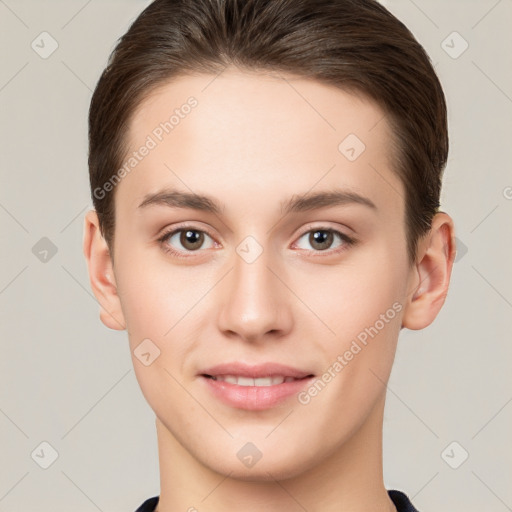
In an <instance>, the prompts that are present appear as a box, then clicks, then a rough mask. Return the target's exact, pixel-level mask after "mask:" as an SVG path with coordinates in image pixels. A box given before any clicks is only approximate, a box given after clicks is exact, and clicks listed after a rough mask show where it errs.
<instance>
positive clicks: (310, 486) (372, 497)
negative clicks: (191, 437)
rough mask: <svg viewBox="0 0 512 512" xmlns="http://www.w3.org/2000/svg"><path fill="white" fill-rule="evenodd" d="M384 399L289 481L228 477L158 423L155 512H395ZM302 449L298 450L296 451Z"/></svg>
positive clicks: (270, 478)
mask: <svg viewBox="0 0 512 512" xmlns="http://www.w3.org/2000/svg"><path fill="white" fill-rule="evenodd" d="M384 401H385V395H383V396H382V398H381V399H380V400H379V401H378V402H377V403H376V406H375V407H374V409H373V410H372V412H371V413H370V414H369V416H368V418H367V419H366V420H365V422H364V423H363V424H362V425H361V426H360V428H359V429H358V430H357V431H356V432H355V433H354V434H353V435H352V436H351V437H350V439H348V440H347V441H346V442H345V443H343V445H342V446H339V447H338V448H337V449H336V450H335V451H333V452H332V453H331V454H328V455H327V456H325V457H324V458H322V459H319V461H318V463H317V464H316V465H313V466H312V467H311V469H308V470H307V471H305V472H303V473H300V474H299V475H298V476H294V477H292V478H285V479H278V478H273V477H271V476H270V475H269V477H268V479H267V480H265V481H261V480H260V481H248V480H240V479H234V478H230V477H229V474H228V475H223V474H220V473H218V472H215V471H213V470H212V469H210V468H209V467H207V466H205V465H203V464H202V463H201V462H200V461H198V460H197V459H196V458H194V457H193V456H192V455H191V454H190V453H189V452H188V451H187V450H186V449H185V448H184V447H183V446H182V445H181V444H180V443H179V442H178V441H177V440H176V438H175V437H174V436H173V435H172V433H171V432H170V431H169V430H168V429H167V428H166V427H165V425H163V424H162V423H161V422H160V420H159V419H158V418H157V420H156V426H157V437H158V454H159V462H160V489H161V492H160V499H159V503H158V507H157V512H174V511H176V510H182V511H188V512H202V511H203V510H208V512H226V511H231V510H240V509H242V510H244V512H260V511H261V510H262V509H264V510H265V512H278V511H279V512H281V511H282V510H287V511H297V512H299V511H301V512H303V511H304V510H307V511H308V512H342V511H350V512H373V511H375V512H377V511H378V512H396V508H395V506H394V505H393V502H392V501H391V499H390V498H389V496H388V493H387V491H386V489H385V487H384V483H383V478H382V472H383V471H382V420H383V413H384ZM297 449H300V447H297Z"/></svg>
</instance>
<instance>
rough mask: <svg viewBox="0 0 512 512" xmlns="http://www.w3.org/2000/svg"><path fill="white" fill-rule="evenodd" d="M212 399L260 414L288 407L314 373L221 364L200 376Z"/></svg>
mask: <svg viewBox="0 0 512 512" xmlns="http://www.w3.org/2000/svg"><path fill="white" fill-rule="evenodd" d="M198 377H200V378H201V381H202V382H203V383H204V384H205V385H206V388H207V391H208V392H209V393H210V396H213V397H214V398H216V399H218V400H219V401H220V402H221V403H223V404H225V405H228V406H230V407H233V408H236V409H245V410H248V411H261V410H265V409H271V408H273V407H277V406H279V405H282V404H285V403H286V402H287V401H289V400H290V399H291V398H293V397H294V396H296V395H297V394H298V393H299V392H300V391H301V390H302V389H304V388H305V387H306V386H307V385H309V384H310V383H311V382H312V380H313V379H314V377H315V375H314V374H313V373H309V372H305V371H302V370H298V369H297V368H293V367H290V366H284V365H280V364H274V363H266V364H262V365H257V366H250V365H245V364H242V363H238V362H237V363H230V364H223V365H218V366H215V367H212V368H209V369H207V370H205V371H204V372H201V373H200V374H198Z"/></svg>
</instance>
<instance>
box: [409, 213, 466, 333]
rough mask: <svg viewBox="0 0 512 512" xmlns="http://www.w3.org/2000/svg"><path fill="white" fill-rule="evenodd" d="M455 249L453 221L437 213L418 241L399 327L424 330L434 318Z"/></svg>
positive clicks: (442, 298) (437, 311)
mask: <svg viewBox="0 0 512 512" xmlns="http://www.w3.org/2000/svg"><path fill="white" fill-rule="evenodd" d="M455 252H456V246H455V228H454V225H453V220H452V219H451V217H450V216H449V215H447V214H446V213H444V212H439V213H437V214H436V215H435V216H434V218H433V219H432V226H431V229H430V231H429V232H428V234H427V235H425V237H423V238H422V239H421V240H420V242H419V243H418V251H417V256H416V263H415V264H414V266H413V268H412V269H411V278H410V283H411V292H410V294H409V295H408V297H407V300H406V306H405V310H404V314H403V317H402V327H407V328H408V329H414V330H416V329H423V328H425V327H427V326H428V325H430V324H431V323H432V322H433V321H434V319H435V318H436V316H437V314H438V313H439V311H440V310H441V307H442V306H443V304H444V301H445V299H446V295H447V293H448V286H449V284H450V276H451V273H452V268H453V262H454V260H455Z"/></svg>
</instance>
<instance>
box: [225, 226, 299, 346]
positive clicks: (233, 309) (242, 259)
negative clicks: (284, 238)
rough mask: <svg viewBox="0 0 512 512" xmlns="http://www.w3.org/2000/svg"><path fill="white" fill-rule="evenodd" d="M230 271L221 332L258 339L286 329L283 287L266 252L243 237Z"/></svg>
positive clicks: (286, 318) (255, 243) (268, 252)
mask: <svg viewBox="0 0 512 512" xmlns="http://www.w3.org/2000/svg"><path fill="white" fill-rule="evenodd" d="M233 261H234V263H233V265H234V268H233V272H231V273H230V274H231V275H230V278H229V279H228V280H227V288H228V289H227V290H225V293H226V296H225V302H224V308H223V311H222V312H221V325H220V327H221V329H223V330H225V331H232V332H235V333H237V334H238V335H239V336H241V337H243V338H246V339H253V340H255V339H258V338H260V337H262V336H264V335H265V334H266V333H268V332H270V331H283V330H286V329H287V328H288V324H286V321H287V320H288V321H289V319H290V317H289V314H287V312H286V308H287V306H286V303H285V300H284V297H283V290H282V289H280V288H283V284H282V283H281V282H280V281H279V279H278V278H277V277H276V276H275V274H274V272H275V270H274V272H272V271H271V270H270V269H269V267H270V268H272V267H273V264H272V258H271V254H270V251H267V250H266V249H264V247H263V246H262V245H261V244H260V243H259V242H258V241H257V240H256V239H255V238H254V237H250V236H248V237H246V239H244V240H243V241H242V242H241V243H240V244H239V245H238V246H237V248H236V254H235V255H234V260H233Z"/></svg>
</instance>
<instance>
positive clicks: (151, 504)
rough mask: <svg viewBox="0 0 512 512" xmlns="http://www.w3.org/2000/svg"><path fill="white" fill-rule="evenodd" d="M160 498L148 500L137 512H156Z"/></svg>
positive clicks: (155, 497)
mask: <svg viewBox="0 0 512 512" xmlns="http://www.w3.org/2000/svg"><path fill="white" fill-rule="evenodd" d="M159 498H160V496H153V497H152V498H149V499H147V500H146V501H145V502H144V503H143V504H142V505H141V506H140V507H139V508H138V509H137V510H136V511H135V512H154V510H155V508H156V506H157V504H158V500H159Z"/></svg>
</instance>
